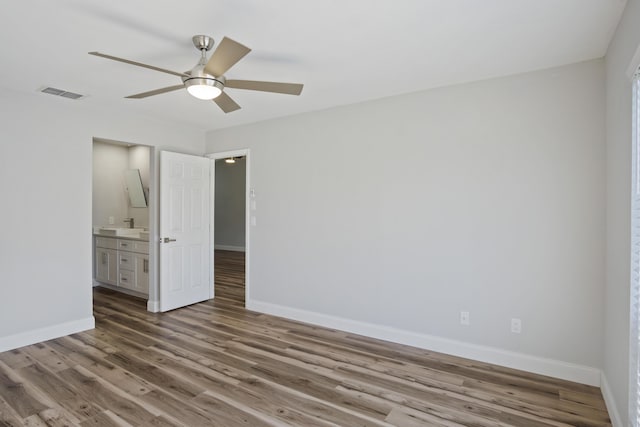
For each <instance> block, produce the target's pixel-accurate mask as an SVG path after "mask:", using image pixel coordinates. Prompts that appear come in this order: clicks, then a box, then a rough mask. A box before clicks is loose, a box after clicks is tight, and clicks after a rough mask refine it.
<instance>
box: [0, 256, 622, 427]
mask: <svg viewBox="0 0 640 427" xmlns="http://www.w3.org/2000/svg"><path fill="white" fill-rule="evenodd" d="M216 255H217V254H216ZM224 255H225V254H221V256H220V258H218V259H217V261H216V264H220V262H219V261H222V260H223V259H225V256H224ZM226 255H229V256H230V257H232V258H233V256H234V254H226ZM235 256H236V257H237V254H235ZM230 264H235V267H234V266H233V265H228V266H226V267H223V266H219V267H218V269H217V271H218V274H220V275H224V274H225V272H228V274H229V275H230V277H229V278H228V281H229V283H230V285H228V286H227V288H220V289H219V290H220V291H222V292H221V293H219V294H218V297H217V298H216V300H214V301H209V302H206V303H201V304H196V305H193V306H190V307H187V308H184V309H180V310H175V311H172V312H169V313H164V314H152V313H148V312H147V311H146V310H145V301H142V300H139V299H136V298H133V297H129V296H126V295H122V294H118V293H116V292H113V291H109V290H104V289H97V290H96V291H95V293H94V298H95V302H94V312H95V317H96V329H95V330H92V331H88V332H83V333H79V334H75V335H71V336H68V337H64V338H60V339H56V340H51V341H47V342H44V343H41V344H36V345H32V346H28V347H24V348H20V349H17V350H14V351H9V352H5V353H0V426H5V425H9V426H21V425H28V426H43V425H50V426H64V425H81V426H127V425H133V426H174V425H179V426H189V427H192V426H225V427H230V426H266V425H268V426H277V425H294V426H305V427H306V426H335V425H338V426H391V425H394V426H407V427H412V426H457V425H465V426H567V425H573V426H605V425H610V424H609V418H608V416H607V413H606V410H605V406H604V403H603V400H602V397H601V394H600V391H599V390H598V389H596V388H593V387H587V386H584V385H579V384H574V383H569V382H565V381H560V380H555V379H552V378H548V377H542V376H536V375H533V374H528V373H524V372H519V371H514V370H510V369H506V368H501V367H496V366H492V365H487V364H483V363H478V362H473V361H469V360H465V359H460V358H455V357H451V356H446V355H442V354H438V353H433V352H429V351H426V350H420V349H416V348H412V347H407V346H402V345H397V344H391V343H387V342H383V341H378V340H374V339H369V338H364V337H361V336H356V335H353V334H349V333H344V332H338V331H333V330H328V329H324V328H320V327H314V326H310V325H305V324H302V323H297V322H293V321H288V320H284V319H281V318H277V317H273V316H268V315H262V314H258V313H253V312H249V311H246V310H244V309H243V308H241V305H242V302H241V301H240V300H239V299H234V297H236V296H238V295H239V292H238V290H237V289H235V288H237V287H239V286H233V284H234V283H235V284H236V285H238V280H239V279H238V272H237V270H238V268H237V266H238V265H239V261H238V259H235V261H233V262H230ZM240 282H242V277H240ZM225 291H229V292H225ZM242 294H243V293H242Z"/></svg>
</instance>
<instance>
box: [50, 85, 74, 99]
mask: <svg viewBox="0 0 640 427" xmlns="http://www.w3.org/2000/svg"><path fill="white" fill-rule="evenodd" d="M40 92H42V93H48V94H49V95H56V96H61V97H63V98H69V99H80V98H82V97H83V96H84V95H80V94H79V93H73V92H68V91H66V90H62V89H56V88H55V87H46V88H44V89H42V90H41V91H40Z"/></svg>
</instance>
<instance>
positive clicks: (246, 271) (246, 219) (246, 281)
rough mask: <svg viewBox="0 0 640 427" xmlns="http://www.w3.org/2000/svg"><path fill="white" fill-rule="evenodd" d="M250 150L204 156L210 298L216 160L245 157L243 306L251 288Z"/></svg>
mask: <svg viewBox="0 0 640 427" xmlns="http://www.w3.org/2000/svg"><path fill="white" fill-rule="evenodd" d="M250 152H251V150H249V149H248V148H243V149H239V150H231V151H220V152H215V153H210V154H206V155H205V157H208V158H210V159H211V197H210V199H211V219H210V221H211V224H210V227H209V229H210V233H211V236H210V240H211V246H212V251H211V253H212V254H213V256H212V257H211V260H210V262H211V264H210V266H211V267H210V273H209V276H210V281H211V286H210V292H211V294H210V298H214V296H215V261H214V260H215V236H214V233H215V213H216V207H215V202H216V182H215V179H216V160H221V159H226V158H227V157H240V156H245V181H244V187H245V188H244V193H245V194H244V305H245V307H246V306H247V303H248V302H249V299H250V298H249V296H250V295H251V292H250V290H251V287H250V280H249V271H250V268H249V265H250V264H249V263H250V259H251V256H250V254H251V251H250V241H251V239H250V238H249V235H250V232H251V199H252V195H251V154H250Z"/></svg>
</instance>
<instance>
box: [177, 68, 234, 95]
mask: <svg viewBox="0 0 640 427" xmlns="http://www.w3.org/2000/svg"><path fill="white" fill-rule="evenodd" d="M204 67H205V66H204V64H198V65H196V66H195V67H193V69H192V70H191V71H190V72H189V74H190V75H189V77H182V82H183V83H184V85H185V87H186V88H187V90H189V87H190V86H211V87H214V88H217V89H219V90H220V92H222V90H223V89H224V84H225V78H224V76H220V77H214V76H212V75H211V74H207V73H206V72H205V71H204Z"/></svg>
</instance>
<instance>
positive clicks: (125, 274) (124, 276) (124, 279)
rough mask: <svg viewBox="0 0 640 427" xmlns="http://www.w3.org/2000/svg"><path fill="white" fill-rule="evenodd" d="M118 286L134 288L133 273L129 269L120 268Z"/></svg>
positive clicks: (134, 278) (134, 279)
mask: <svg viewBox="0 0 640 427" xmlns="http://www.w3.org/2000/svg"><path fill="white" fill-rule="evenodd" d="M118 286H121V287H123V288H128V289H134V288H135V287H136V275H135V273H134V272H133V271H130V270H120V275H119V278H118Z"/></svg>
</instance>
